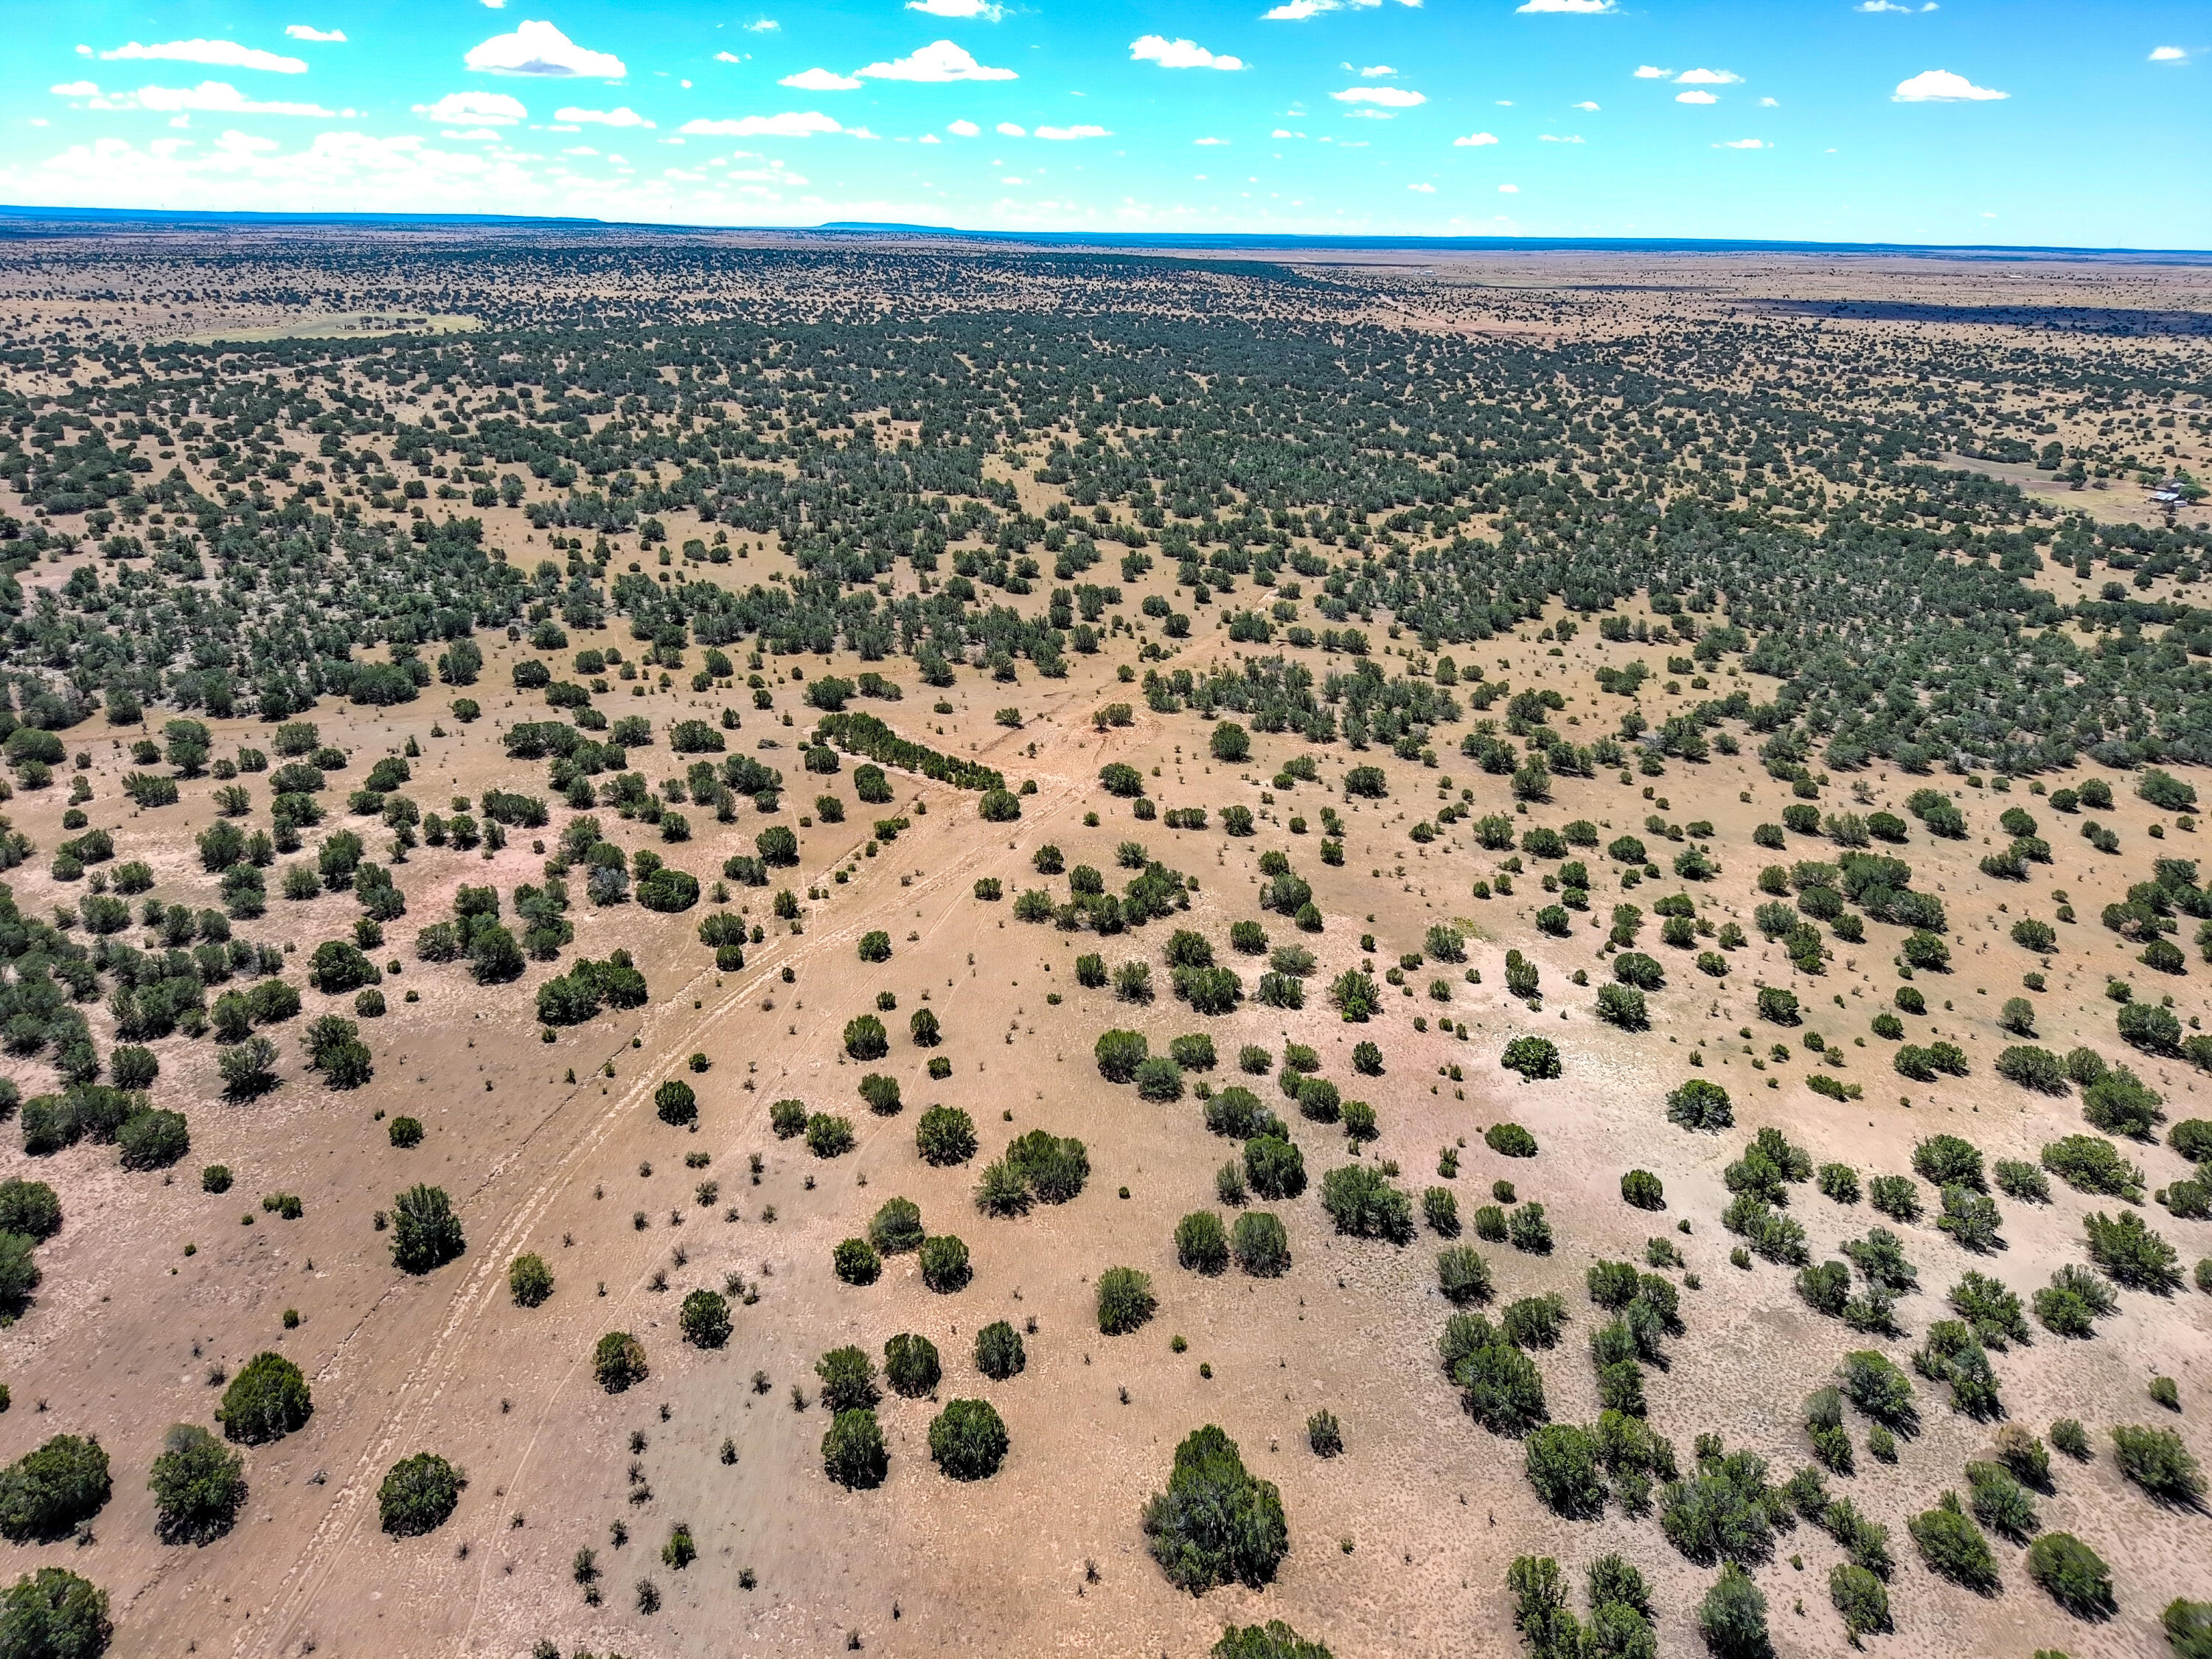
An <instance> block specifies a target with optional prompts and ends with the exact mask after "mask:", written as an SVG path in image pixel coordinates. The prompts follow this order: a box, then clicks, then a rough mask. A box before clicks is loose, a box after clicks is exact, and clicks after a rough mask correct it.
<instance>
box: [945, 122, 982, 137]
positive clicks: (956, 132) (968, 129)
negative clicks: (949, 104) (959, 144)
mask: <svg viewBox="0 0 2212 1659" xmlns="http://www.w3.org/2000/svg"><path fill="white" fill-rule="evenodd" d="M982 130H983V129H982V128H981V127H979V126H977V125H975V123H974V122H973V121H949V122H947V123H946V124H945V131H947V132H949V133H951V134H952V135H953V136H954V137H957V138H973V137H975V135H976V134H977V133H979V132H981V131H982Z"/></svg>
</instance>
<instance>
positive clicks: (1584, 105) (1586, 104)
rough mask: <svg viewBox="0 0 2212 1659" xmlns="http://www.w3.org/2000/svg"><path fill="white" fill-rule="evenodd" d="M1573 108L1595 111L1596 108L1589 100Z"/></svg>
mask: <svg viewBox="0 0 2212 1659" xmlns="http://www.w3.org/2000/svg"><path fill="white" fill-rule="evenodd" d="M1575 107H1576V108H1577V109H1595V108H1596V107H1597V106H1596V105H1595V104H1593V103H1592V102H1590V100H1589V99H1587V98H1585V99H1583V101H1582V102H1581V103H1579V104H1577V105H1576V106H1575Z"/></svg>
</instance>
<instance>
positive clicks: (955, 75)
mask: <svg viewBox="0 0 2212 1659" xmlns="http://www.w3.org/2000/svg"><path fill="white" fill-rule="evenodd" d="M854 73H856V74H859V75H864V76H866V77H867V78H868V79H869V80H871V81H931V82H945V81H1011V80H1012V79H1014V72H1013V70H1010V69H992V68H990V67H988V66H987V65H986V64H979V63H977V62H976V61H975V59H974V58H971V57H969V55H968V53H967V52H965V51H964V50H963V49H962V48H961V47H958V46H954V45H953V44H952V42H951V41H950V40H933V41H931V42H930V43H929V44H928V45H927V46H924V47H922V48H921V50H920V51H918V52H909V53H908V55H907V56H906V57H904V58H894V59H892V60H891V61H890V63H888V64H869V65H868V66H867V67H866V69H863V70H855V71H854Z"/></svg>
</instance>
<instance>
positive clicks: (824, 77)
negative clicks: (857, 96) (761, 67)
mask: <svg viewBox="0 0 2212 1659" xmlns="http://www.w3.org/2000/svg"><path fill="white" fill-rule="evenodd" d="M776 85H778V86H780V87H797V88H799V90H800V91H801V92H857V91H859V90H860V80H859V78H858V77H857V76H850V75H840V74H838V73H837V71H836V70H826V69H809V70H799V73H798V74H796V75H787V76H784V77H783V79H782V80H781V81H779V82H776Z"/></svg>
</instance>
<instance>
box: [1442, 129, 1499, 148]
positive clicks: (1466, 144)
mask: <svg viewBox="0 0 2212 1659" xmlns="http://www.w3.org/2000/svg"><path fill="white" fill-rule="evenodd" d="M1497 142H1498V135H1497V134H1496V133H1494V132H1470V133H1468V135H1467V137H1464V138H1455V139H1453V140H1452V148H1453V149H1473V148H1474V147H1475V146H1476V145H1478V144H1494V143H1497Z"/></svg>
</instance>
